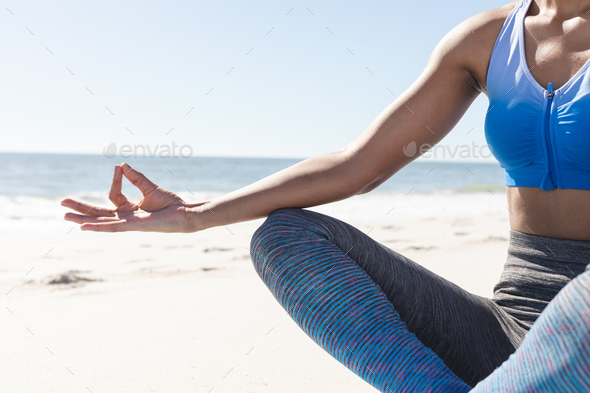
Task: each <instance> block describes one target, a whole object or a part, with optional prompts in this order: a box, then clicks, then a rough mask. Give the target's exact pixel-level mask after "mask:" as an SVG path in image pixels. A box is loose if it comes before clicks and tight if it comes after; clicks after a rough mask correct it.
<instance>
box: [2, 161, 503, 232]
mask: <svg viewBox="0 0 590 393" xmlns="http://www.w3.org/2000/svg"><path fill="white" fill-rule="evenodd" d="M122 160H123V159H122V158H120V157H115V158H107V157H105V156H103V155H75V154H35V153H0V169H1V171H0V233H7V232H8V233H9V232H15V231H23V230H31V228H36V229H37V230H39V229H41V230H51V228H54V227H55V226H54V224H55V223H56V222H57V221H59V222H63V219H62V217H63V214H64V213H65V211H66V209H65V208H63V207H61V206H60V204H59V201H60V200H61V199H63V198H65V197H70V198H74V199H79V200H83V201H86V202H88V203H91V204H96V205H100V206H110V205H111V203H110V202H109V200H108V198H107V192H108V191H109V189H110V183H111V179H112V173H113V167H114V165H115V164H119V163H121V162H122ZM299 161H301V159H274V158H239V157H189V158H182V157H178V158H160V157H154V158H151V157H146V158H128V159H125V162H127V163H128V164H130V165H132V166H133V167H134V168H136V169H138V170H140V171H141V172H143V173H144V174H145V175H146V176H148V177H149V178H150V179H151V180H152V181H153V182H154V183H156V184H158V185H159V186H161V187H163V188H165V189H167V190H170V191H172V192H175V193H177V194H179V195H180V196H181V197H182V198H183V199H185V200H187V201H190V202H198V201H203V200H206V199H211V198H214V197H215V196H218V195H222V194H225V193H227V192H230V191H233V190H236V189H238V188H241V187H244V186H246V185H248V184H251V183H253V182H255V181H257V180H260V179H262V178H264V177H266V176H268V175H270V174H272V173H274V172H277V171H280V170H282V169H284V168H287V167H289V166H291V165H293V164H295V163H297V162H299ZM503 184H504V173H503V170H502V168H500V166H499V165H498V164H497V163H471V162H469V163H460V162H427V161H414V162H412V163H411V164H410V165H408V166H406V167H405V168H403V169H402V170H401V171H399V172H398V173H396V174H395V175H394V176H392V177H391V178H390V179H389V180H387V181H386V182H385V183H383V184H382V185H381V186H379V187H378V188H377V189H375V190H373V191H371V192H370V193H368V194H363V195H359V196H355V197H353V198H350V199H349V200H346V201H340V202H336V203H333V204H329V205H324V206H322V207H321V209H319V210H321V211H324V212H327V213H330V214H334V215H335V216H338V217H339V218H342V219H346V218H351V217H358V216H363V217H367V218H368V217H371V216H373V215H375V216H377V215H381V214H387V215H389V214H391V216H392V217H413V216H433V215H435V216H438V215H448V214H454V215H458V214H477V213H478V212H480V213H488V212H491V211H493V212H500V211H506V196H505V188H504V185H503ZM123 191H124V192H125V193H126V195H128V196H129V197H130V199H133V198H135V200H137V198H138V197H139V195H140V194H139V193H138V192H137V191H136V190H135V189H134V187H133V186H132V185H130V184H128V183H127V184H125V185H124V188H123Z"/></svg>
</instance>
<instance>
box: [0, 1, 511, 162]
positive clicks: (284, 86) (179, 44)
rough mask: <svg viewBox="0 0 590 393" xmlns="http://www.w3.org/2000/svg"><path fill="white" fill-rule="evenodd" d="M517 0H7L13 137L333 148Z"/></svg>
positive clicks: (7, 107)
mask: <svg viewBox="0 0 590 393" xmlns="http://www.w3.org/2000/svg"><path fill="white" fill-rule="evenodd" d="M503 4H505V3H504V2H499V1H487V2H481V3H480V2H472V1H466V0H462V1H458V0H453V1H431V0H427V1H405V2H400V1H384V0H379V1H368V2H367V1H360V0H359V1H354V2H352V1H344V2H342V1H323V2H308V3H302V2H298V1H283V0H281V1H276V0H275V1H247V2H245V1H215V2H212V1H207V2H205V1H198V2H180V1H169V2H150V1H148V2H146V1H144V2H140V1H123V2H116V1H101V2H80V1H57V2H41V1H36V2H32V1H8V2H5V3H4V5H5V6H6V7H7V8H4V7H3V9H1V10H0V49H1V51H2V54H1V56H2V61H1V62H0V85H1V86H2V89H0V108H1V109H0V136H1V139H2V144H1V145H0V150H1V151H18V152H55V153H62V152H66V153H90V154H101V153H102V149H103V147H105V146H107V145H108V144H109V143H111V142H115V143H116V144H117V145H119V146H120V145H122V144H130V145H135V144H147V145H151V146H155V145H159V144H170V143H172V141H174V142H175V143H176V144H177V145H182V144H188V145H191V146H192V147H193V149H194V153H193V154H194V155H204V156H211V155H213V156H242V157H298V158H305V157H310V156H313V155H317V154H321V153H325V152H329V151H333V150H336V149H339V148H341V147H342V146H344V145H346V144H348V143H350V142H351V141H352V140H354V139H355V138H356V137H357V136H358V135H359V134H361V133H362V132H363V131H364V130H365V128H366V127H367V126H368V125H369V124H370V123H371V121H372V120H373V119H374V118H375V117H376V116H377V115H378V114H379V113H380V112H381V111H382V110H383V109H384V108H385V107H386V106H387V105H388V104H389V103H390V102H391V101H392V100H393V99H395V97H397V96H399V95H400V94H401V93H402V92H403V91H404V90H405V89H406V88H408V87H409V86H410V84H411V83H412V82H413V81H414V80H415V79H416V78H417V77H418V76H419V74H420V73H421V72H422V70H423V69H424V66H425V65H426V61H427V59H428V57H429V55H430V53H431V52H432V50H433V48H434V47H435V45H436V44H437V42H438V41H439V40H440V39H441V38H442V37H443V36H444V35H445V34H446V33H447V32H448V31H449V30H451V29H452V28H453V27H454V26H456V25H457V24H459V23H460V22H462V21H463V20H465V19H467V18H469V17H470V16H472V15H475V14H477V13H479V12H482V11H485V10H488V9H492V8H496V7H499V6H501V5H503ZM293 7H294V8H293ZM289 11H290V12H289ZM287 13H288V14H287ZM312 13H313V14H312ZM13 14H14V15H13ZM286 14H287V15H286ZM29 30H30V31H29ZM269 31H270V32H269ZM347 47H348V49H350V51H352V53H354V55H353V54H352V53H351V52H350V51H349V50H348V49H347ZM251 48H253V49H251ZM66 67H67V68H69V70H71V72H72V73H73V75H72V73H70V71H68V69H67V68H66ZM367 67H368V69H370V71H369V70H368V69H367ZM230 70H231V72H229V74H228V71H230ZM226 74H227V75H226ZM373 74H374V75H373ZM386 87H387V88H388V89H389V90H391V91H392V92H393V93H394V94H395V96H393V95H392V94H391V93H390V92H389V91H388V90H387V89H386ZM87 88H88V89H89V90H88V89H87ZM211 88H213V90H211ZM210 90H211V91H210ZM90 91H91V92H92V93H91V92H90ZM208 92H209V93H208ZM207 93H208V94H207ZM487 105H488V100H487V97H486V96H485V95H483V94H482V95H481V96H480V97H479V98H478V99H477V100H476V102H475V103H474V104H473V105H472V107H471V108H470V110H469V111H468V112H467V114H466V115H465V116H464V118H463V119H462V120H461V122H460V123H459V124H458V125H457V127H456V128H455V129H454V130H453V131H452V132H451V134H450V135H449V136H447V138H445V140H444V141H443V143H448V144H471V143H472V142H475V143H476V144H478V145H482V144H484V143H485V140H484V137H483V121H484V115H485V112H486V109H487ZM107 107H108V108H109V110H110V111H112V113H114V115H113V114H111V112H109V111H108V110H107V109H106V108H107ZM191 108H194V109H192V110H191ZM189 111H190V113H189V114H188V115H186V113H187V112H189ZM172 127H174V129H173V130H172V131H171V132H170V133H168V134H166V133H167V132H168V131H169V130H170V129H171V128H172ZM126 128H129V129H130V130H131V131H132V132H133V134H134V135H132V134H131V133H130V132H129V131H128V130H127V129H126ZM472 128H473V130H472V131H471V132H469V134H468V135H466V134H467V132H468V131H469V130H470V129H472Z"/></svg>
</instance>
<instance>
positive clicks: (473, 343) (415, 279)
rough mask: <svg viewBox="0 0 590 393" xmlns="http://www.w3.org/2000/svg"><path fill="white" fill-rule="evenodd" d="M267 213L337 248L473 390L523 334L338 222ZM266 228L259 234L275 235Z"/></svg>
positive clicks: (488, 305) (484, 302) (501, 315)
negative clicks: (369, 279)
mask: <svg viewBox="0 0 590 393" xmlns="http://www.w3.org/2000/svg"><path fill="white" fill-rule="evenodd" d="M271 215H274V217H275V218H276V216H277V215H282V216H285V220H288V221H289V223H290V225H297V226H299V227H301V230H302V231H313V232H315V233H317V235H318V236H321V237H323V238H325V239H328V240H329V241H331V242H332V243H333V244H334V245H336V246H337V247H338V248H340V249H341V250H342V252H343V253H345V254H346V255H347V256H349V257H350V258H351V259H352V260H354V261H355V262H356V263H357V264H358V265H359V266H360V267H361V268H362V269H363V270H364V271H365V272H366V273H367V275H368V276H369V277H370V278H371V279H372V280H373V281H374V282H375V283H376V284H377V285H378V286H379V288H380V289H381V290H382V291H383V292H384V294H385V295H386V297H387V299H388V300H389V301H390V302H391V304H392V305H393V307H394V308H395V310H396V311H397V312H398V313H399V315H400V318H401V319H402V321H404V322H405V324H406V326H407V328H408V330H409V331H410V332H412V333H414V334H415V335H416V337H417V338H418V339H419V340H420V341H421V342H422V343H423V344H424V345H425V346H427V347H429V348H430V349H432V351H433V352H434V353H436V354H437V355H438V356H439V357H440V358H441V359H442V360H443V361H444V363H445V364H446V365H447V367H449V369H450V370H452V371H453V372H454V373H455V374H456V375H457V376H458V377H460V378H461V379H463V380H464V381H465V382H467V383H468V384H470V385H471V386H474V385H475V384H476V383H477V382H479V381H480V380H482V379H483V378H485V377H486V376H487V375H489V374H490V373H492V372H493V371H494V369H495V368H496V367H498V366H500V365H501V364H502V362H504V361H505V360H506V359H508V357H509V356H510V354H512V353H513V352H514V351H515V349H516V348H517V347H518V345H520V342H521V341H522V338H523V337H524V335H525V333H526V330H524V329H523V328H521V327H519V326H517V325H516V324H515V323H514V322H513V321H512V319H511V317H509V316H508V315H507V314H506V313H505V312H503V311H502V309H501V308H500V307H498V306H497V305H496V304H495V303H494V302H492V301H491V300H490V299H486V298H483V297H480V296H477V295H474V294H471V293H469V292H467V291H465V290H464V289H462V288H461V287H459V286H457V285H455V284H453V283H452V282H450V281H448V280H446V279H444V278H442V277H440V276H438V275H437V274H435V273H433V272H431V271H430V270H428V269H426V268H424V267H423V266H421V265H419V264H417V263H415V262H414V261H412V260H410V259H409V258H406V257H405V256H403V255H401V254H400V253H398V252H396V251H394V250H391V249H389V248H387V247H385V246H384V245H382V244H380V243H379V242H377V241H375V240H373V239H371V238H370V237H369V236H368V235H366V234H364V233H363V232H362V231H360V230H358V229H357V228H354V227H353V226H351V225H349V224H347V223H345V222H343V221H341V220H338V219H336V218H333V217H330V216H327V215H324V214H321V213H318V212H314V211H311V210H306V209H297V208H289V209H279V210H276V211H275V212H273V213H271ZM267 221H269V222H270V220H267ZM264 226H265V224H263V226H262V227H261V228H259V233H258V236H260V233H261V232H262V231H266V232H269V231H270V232H272V231H273V228H268V227H266V228H265V227H264ZM276 230H279V229H276ZM294 233H295V235H293V236H295V237H296V236H297V234H296V232H294ZM256 236H257V234H255V237H256ZM295 240H296V239H294V241H295Z"/></svg>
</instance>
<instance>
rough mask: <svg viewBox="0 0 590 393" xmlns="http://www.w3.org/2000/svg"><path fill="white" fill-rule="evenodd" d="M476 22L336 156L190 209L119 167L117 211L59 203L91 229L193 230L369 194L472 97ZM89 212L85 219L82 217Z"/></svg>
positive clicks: (451, 37) (463, 27)
mask: <svg viewBox="0 0 590 393" xmlns="http://www.w3.org/2000/svg"><path fill="white" fill-rule="evenodd" d="M478 23H481V22H478V20H477V18H476V17H474V18H470V19H469V20H467V21H465V22H463V23H462V24H460V25H459V26H457V27H455V28H454V29H453V30H452V31H451V32H449V33H448V34H447V35H446V36H445V37H444V38H443V39H442V40H441V41H440V42H439V44H438V45H437V46H436V48H435V49H434V51H433V53H432V55H431V56H430V58H429V60H428V63H427V65H426V67H425V69H424V71H423V72H422V74H421V75H420V77H419V78H418V79H417V80H416V81H415V82H414V83H413V84H412V85H411V86H410V88H408V90H406V91H405V92H404V93H403V94H402V95H401V96H400V97H399V98H397V99H396V100H395V101H394V102H393V103H392V104H390V105H389V106H388V107H387V108H386V109H385V110H384V111H383V112H382V113H381V114H380V115H379V116H378V117H377V118H376V119H375V120H374V121H373V122H372V124H371V125H370V126H369V127H368V128H367V130H366V131H365V132H364V133H363V134H361V135H360V136H359V137H358V138H357V139H356V140H354V141H353V142H352V143H350V144H349V145H347V146H345V147H343V148H342V149H340V150H338V151H335V152H331V153H326V154H322V155H318V156H315V157H312V158H309V159H306V160H304V161H302V162H299V163H297V164H295V165H292V166H290V167H288V168H286V169H284V170H281V171H279V172H276V173H274V174H272V175H270V176H268V177H266V178H264V179H262V180H259V181H257V182H255V183H253V184H250V185H248V186H246V187H243V188H240V189H238V190H236V191H233V192H230V193H228V194H226V195H223V196H220V197H217V198H214V199H211V200H208V201H205V202H201V203H196V204H187V203H184V202H183V201H182V200H181V199H180V198H178V197H177V196H174V195H173V194H170V193H168V194H166V193H167V191H165V190H162V189H160V188H159V187H157V186H156V185H155V184H153V183H151V182H150V181H149V180H148V179H147V178H146V177H145V176H144V175H143V174H141V173H139V172H136V171H135V170H133V169H131V168H130V167H128V166H126V165H124V166H122V167H119V166H118V167H117V168H119V169H117V168H116V169H115V177H114V180H113V189H112V190H111V201H113V203H115V205H116V206H117V209H102V210H100V209H101V208H93V207H92V206H88V205H84V204H82V203H80V202H77V201H72V200H70V199H68V200H64V201H63V202H62V204H63V205H64V206H67V207H70V208H72V209H74V210H76V211H78V212H80V213H83V214H74V213H68V214H67V215H66V217H65V218H66V219H67V220H70V221H74V222H78V223H80V224H84V225H83V227H82V229H86V230H94V231H109V232H111V231H127V230H140V231H163V232H195V231H199V230H203V229H206V228H211V227H215V226H221V225H228V224H232V223H237V222H242V221H248V220H253V219H257V218H261V217H265V216H267V215H268V214H270V213H271V212H272V211H274V210H276V209H279V208H283V207H311V206H317V205H321V204H326V203H330V202H335V201H338V200H342V199H346V198H349V197H351V196H354V195H357V194H362V193H366V192H369V191H371V190H373V189H374V188H376V187H377V186H378V185H380V184H381V183H383V182H384V181H386V180H387V179H388V178H390V177H391V176H392V175H393V174H395V173H396V172H397V171H399V170H400V169H401V168H403V167H404V166H405V165H407V164H408V163H410V162H411V161H413V160H414V159H415V158H417V157H418V156H419V155H420V151H419V149H420V146H422V145H425V144H428V145H431V146H433V145H435V144H436V143H438V142H439V141H440V140H441V139H442V138H443V137H444V136H445V135H446V134H447V133H448V132H449V131H450V130H451V129H452V128H453V127H454V126H455V124H457V122H458V121H459V119H460V118H461V117H462V116H463V114H464V113H465V111H466V110H467V108H468V107H469V106H470V105H471V103H472V102H473V100H474V99H475V98H476V97H477V95H478V94H479V91H480V88H479V84H478V83H477V81H476V79H475V78H474V77H473V73H472V72H471V70H470V68H471V67H472V63H473V62H472V61H471V58H472V57H473V55H474V53H475V52H476V50H475V46H474V45H475V44H477V42H478V40H477V33H474V29H475V28H476V27H477V26H474V25H477V24H478ZM412 142H414V143H415V144H416V146H417V148H418V152H417V153H416V154H415V155H413V156H410V157H408V156H407V155H406V154H404V148H405V147H406V146H408V145H409V144H410V143H412ZM117 171H119V172H120V173H118V172H117ZM122 175H125V176H126V177H127V178H128V179H129V180H130V181H131V182H132V183H133V184H134V185H136V186H138V188H140V190H141V191H142V192H143V194H144V198H143V199H142V201H141V202H140V203H138V204H137V205H134V204H131V203H130V202H128V201H127V200H126V198H125V197H124V196H122V194H121V193H120V189H121V187H120V179H121V177H122ZM115 179H118V180H117V182H118V183H117V185H115ZM146 185H147V186H146ZM142 188H143V189H142ZM113 194H114V195H113ZM120 197H122V198H125V203H127V205H125V206H124V207H123V208H122V207H121V206H120V204H117V203H118V202H117V201H118V199H119V198H120ZM88 208H91V211H90V214H86V213H85V210H87V209H88Z"/></svg>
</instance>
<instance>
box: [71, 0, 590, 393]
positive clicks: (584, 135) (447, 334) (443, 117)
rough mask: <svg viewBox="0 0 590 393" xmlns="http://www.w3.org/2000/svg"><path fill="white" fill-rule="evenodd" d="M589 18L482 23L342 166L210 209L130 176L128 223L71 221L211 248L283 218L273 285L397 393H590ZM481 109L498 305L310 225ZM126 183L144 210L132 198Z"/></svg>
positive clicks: (331, 163)
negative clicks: (490, 172) (495, 204)
mask: <svg viewBox="0 0 590 393" xmlns="http://www.w3.org/2000/svg"><path fill="white" fill-rule="evenodd" d="M588 10H590V0H569V1H565V0H562V1H559V0H534V1H533V0H522V1H516V2H513V3H510V4H508V5H506V6H504V7H501V8H498V9H494V10H491V11H486V12H483V13H481V14H478V15H476V16H474V17H471V18H469V19H468V20H466V21H465V22H463V23H461V24H460V25H458V26H457V27H455V28H454V29H453V30H452V31H451V32H450V33H448V34H447V35H446V36H445V37H444V38H443V39H442V40H441V42H440V43H439V44H438V45H437V47H436V48H435V50H434V52H433V53H432V55H431V57H430V59H429V61H428V63H427V66H426V68H425V70H424V71H423V73H422V74H421V75H420V77H419V78H418V79H417V80H416V81H415V82H414V84H412V86H411V87H410V88H409V89H408V90H407V91H406V92H404V93H403V94H402V95H401V96H400V97H399V98H398V99H397V100H395V101H394V102H393V103H392V104H390V105H389V107H388V108H386V109H385V110H384V111H383V112H382V113H381V114H380V115H379V117H377V119H375V121H374V122H373V123H372V124H371V125H370V126H369V128H368V129H367V130H366V131H365V132H364V133H363V134H362V135H361V136H360V137H359V138H358V139H356V140H355V141H353V142H352V143H351V144H349V145H348V146H345V147H344V148H342V149H341V150H339V151H336V152H332V153H328V154H323V155H320V156H316V157H313V158H310V159H307V160H305V161H302V162H300V163H298V164H296V165H293V166H291V167H289V168H287V169H284V170H282V171H280V172H277V173H275V174H273V175H271V176H268V177H267V178H265V179H262V180H260V181H258V182H256V183H253V184H251V185H249V186H247V187H244V188H242V189H239V190H237V191H234V192H231V193H229V194H227V195H224V196H221V197H218V198H214V199H211V200H208V201H205V202H201V203H196V204H188V203H185V202H184V201H183V200H182V199H181V198H179V197H178V196H176V195H174V194H172V193H170V192H168V191H165V190H163V189H161V188H159V187H157V186H156V185H155V184H154V183H152V182H151V181H150V180H148V179H147V178H146V177H145V176H144V175H142V174H141V173H139V172H137V171H135V170H134V169H133V168H131V167H130V166H129V165H127V164H123V165H121V166H116V167H115V174H114V177H113V186H112V189H111V191H110V193H109V198H110V200H111V201H112V202H113V203H114V204H115V206H116V209H106V208H99V207H92V206H89V205H86V204H84V203H81V202H77V201H73V200H70V199H66V200H64V201H63V202H62V204H63V205H64V206H67V207H69V208H71V209H73V210H75V211H78V212H79V213H82V214H74V213H67V214H66V216H65V218H66V219H67V220H70V221H74V222H76V223H79V224H82V227H81V228H82V229H83V230H92V231H104V232H118V231H131V230H135V231H158V232H195V231H200V230H204V229H207V228H210V227H214V226H221V225H228V224H231V223H236V222H241V221H246V220H252V219H257V218H261V217H268V218H267V219H266V221H265V222H264V223H263V225H262V226H261V227H260V228H258V230H257V231H256V232H255V234H254V236H253V238H252V244H251V253H252V261H253V263H254V266H255V268H256V270H257V272H258V274H259V275H260V277H261V278H262V279H263V280H264V282H265V283H266V285H267V286H268V288H269V289H270V291H271V292H272V293H273V295H274V296H275V297H276V299H277V300H278V301H279V302H280V303H281V305H282V306H283V307H285V309H287V310H288V312H289V314H290V315H291V317H292V318H293V319H294V320H295V321H296V322H297V323H298V324H299V326H300V327H301V328H302V329H303V330H304V331H305V332H306V333H307V334H308V335H309V336H310V337H312V338H313V339H314V340H315V341H316V343H318V344H319V345H320V346H322V347H323V348H324V349H326V351H328V352H329V353H330V354H331V355H332V356H334V357H335V358H336V359H338V360H339V361H340V362H342V363H343V364H344V365H346V366H347V367H348V368H350V369H351V370H352V371H354V372H355V373H357V374H358V375H360V376H361V377H362V378H364V379H365V380H366V381H368V382H369V383H371V384H372V385H373V386H375V387H377V388H379V389H380V390H381V391H384V392H399V391H404V392H405V391H408V392H423V391H429V392H466V391H470V390H471V389H472V387H474V386H475V385H477V386H476V387H475V389H473V391H474V392H477V391H479V392H484V391H485V392H487V391H490V392H491V391H494V392H496V391H506V392H508V391H511V392H525V391H551V392H558V391H563V392H566V391H567V392H574V391H575V392H583V391H590V372H589V370H588V364H589V363H590V352H589V351H590V333H589V326H590V321H589V316H588V313H587V312H586V311H588V310H590V289H588V291H586V288H590V265H588V263H589V262H590V258H589V257H590V203H589V202H590V191H588V190H590V154H589V152H590V129H588V126H587V124H590V123H589V122H588V121H589V120H590V111H589V110H588V109H590V71H588V70H587V69H588V65H589V62H588V58H590V41H588V40H587V37H590V23H589V22H590V16H588V15H587V14H588V12H587V11H588ZM481 92H484V93H486V94H487V95H488V98H489V99H490V108H489V110H488V113H487V115H486V137H487V139H488V143H489V144H490V145H491V146H492V150H493V152H494V155H495V156H496V158H497V159H498V161H499V162H500V164H501V165H502V167H504V168H505V169H506V185H507V196H508V209H509V212H508V214H509V216H510V226H511V231H510V246H509V249H508V259H507V262H506V265H505V268H504V272H503V273H502V276H501V279H500V282H498V284H497V285H496V286H495V288H494V296H493V298H492V299H487V298H483V297H480V296H476V295H474V294H471V293H469V292H467V291H465V290H463V289H462V288H460V287H458V286H457V285H455V284H453V283H451V282H449V281H447V280H445V279H443V278H441V277H440V276H437V275H436V274H434V273H432V272H430V271H428V270H427V269H425V268H423V267H422V266H420V265H418V264H416V263H415V262H413V261H411V260H409V259H408V258H406V257H404V256H403V255H400V254H399V253H397V252H395V251H393V250H390V249H388V248H386V247H384V246H383V245H381V244H379V243H377V242H376V241H374V240H372V239H371V238H370V237H368V236H367V235H365V234H364V233H362V232H360V231H359V230H357V229H356V228H353V227H352V226H350V225H348V224H346V223H344V222H342V221H339V220H337V219H335V218H332V217H329V216H326V215H323V214H320V213H316V212H313V211H310V210H306V209H302V208H305V207H311V206H316V205H321V204H325V203H330V202H334V201H338V200H342V199H345V198H348V197H351V196H353V195H357V194H363V193H367V192H369V191H371V190H373V189H375V188H376V187H377V186H379V185H380V184H381V183H383V182H384V181H385V180H387V179H388V178H390V177H391V176H392V175H393V174H395V173H396V172H397V171H399V170H400V169H401V168H403V167H404V166H405V165H407V164H408V163H409V162H410V161H412V160H413V159H415V158H416V156H413V157H408V156H407V155H405V154H404V153H403V148H404V147H405V146H407V145H409V144H410V143H411V142H415V143H416V144H417V145H418V146H421V145H423V144H429V145H435V144H436V143H438V142H439V141H440V140H441V139H442V138H443V137H444V136H445V135H446V134H447V133H448V132H449V131H450V130H451V129H452V128H453V127H454V126H455V124H456V123H457V122H458V121H459V119H460V118H461V116H462V115H463V114H464V112H465V111H466V110H467V108H468V107H469V106H470V104H471V103H472V102H473V100H474V99H475V98H476V97H477V96H478V94H479V93H481ZM123 176H125V177H126V178H127V179H128V180H130V181H131V183H133V184H134V185H135V186H137V187H138V188H139V189H140V191H141V192H142V193H143V199H142V200H141V201H140V202H139V203H138V204H133V203H131V202H129V201H128V200H127V198H126V197H125V196H124V195H122V194H121V182H122V177H123ZM587 265H588V268H586V266H587ZM585 269H586V272H585V273H584V270H585ZM558 293H559V295H558ZM550 302H551V304H550ZM548 305H549V306H548ZM570 324H571V325H573V326H572V327H570ZM564 329H565V330H564ZM568 329H569V331H568ZM523 340H524V341H523ZM551 346H553V347H551ZM511 355H512V356H511ZM509 357H510V359H509ZM500 366H501V367H500ZM486 377H487V378H486Z"/></svg>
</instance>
